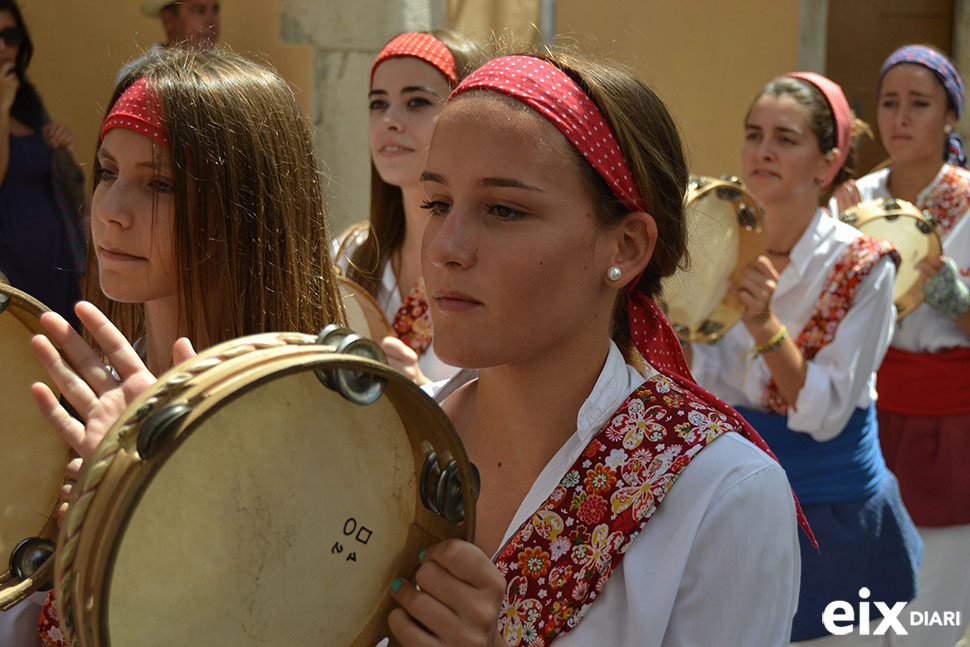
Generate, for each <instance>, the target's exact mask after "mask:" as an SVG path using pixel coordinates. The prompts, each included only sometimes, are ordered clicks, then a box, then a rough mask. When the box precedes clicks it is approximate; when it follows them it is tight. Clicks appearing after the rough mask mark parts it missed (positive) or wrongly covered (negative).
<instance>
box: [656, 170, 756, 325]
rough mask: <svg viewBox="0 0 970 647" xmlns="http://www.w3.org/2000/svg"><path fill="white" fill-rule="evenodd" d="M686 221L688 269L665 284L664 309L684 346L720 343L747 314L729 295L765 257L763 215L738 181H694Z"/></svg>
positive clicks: (704, 178)
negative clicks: (748, 269)
mask: <svg viewBox="0 0 970 647" xmlns="http://www.w3.org/2000/svg"><path fill="white" fill-rule="evenodd" d="M685 218H686V221H687V252H688V256H689V267H688V268H687V269H686V270H678V271H677V272H675V273H674V274H673V275H671V276H668V277H667V278H665V279H664V280H663V281H662V283H661V289H662V292H661V307H663V308H664V310H665V312H666V313H667V317H668V319H670V322H671V324H672V325H673V327H674V330H675V331H676V332H677V335H678V336H679V337H680V338H681V339H682V340H683V341H690V342H695V341H701V342H712V341H716V340H718V339H720V338H721V337H722V336H723V335H724V334H725V333H726V332H727V331H728V330H729V329H730V328H731V326H733V325H734V324H736V323H737V322H738V321H739V320H740V319H741V316H742V315H743V314H744V306H743V305H742V304H741V302H740V301H738V299H737V297H735V296H734V295H733V294H731V292H730V291H729V290H728V288H729V287H730V285H731V283H732V282H735V281H738V280H740V278H741V274H742V272H743V271H744V268H745V267H746V266H747V265H748V264H749V263H750V262H752V261H753V260H755V259H756V258H757V257H758V255H759V254H763V253H764V248H765V244H764V210H763V209H762V208H761V205H760V204H759V203H758V200H757V199H756V198H755V197H754V196H753V195H751V194H750V193H749V192H748V191H746V190H745V188H744V185H743V183H742V182H741V180H740V179H738V178H726V179H722V180H717V179H714V178H711V177H706V176H692V177H691V180H690V184H689V185H688V188H687V197H686V207H685Z"/></svg>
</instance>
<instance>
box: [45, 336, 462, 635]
mask: <svg viewBox="0 0 970 647" xmlns="http://www.w3.org/2000/svg"><path fill="white" fill-rule="evenodd" d="M382 357H383V355H382V353H381V352H380V348H379V347H378V346H377V345H376V343H375V342H373V341H371V340H369V339H364V338H362V337H360V336H358V335H356V334H353V333H351V331H349V330H347V329H344V328H337V327H336V326H330V327H328V328H327V329H325V330H324V332H323V333H321V335H320V337H317V338H314V337H312V336H308V335H302V334H296V333H272V334H262V335H254V336H250V337H243V338H240V339H237V340H233V341H230V342H226V343H223V344H220V345H217V346H214V347H212V348H210V349H207V350H206V351H204V352H202V353H200V354H199V356H198V357H196V358H194V359H192V360H189V361H187V362H184V363H182V364H180V365H178V366H176V367H174V368H173V369H171V370H170V371H168V372H167V373H165V374H164V375H163V376H162V377H161V378H159V380H158V382H157V383H156V384H155V385H153V387H152V388H150V389H149V390H147V391H146V392H145V393H143V394H141V395H140V396H139V397H138V398H137V399H136V400H135V401H134V402H132V404H131V406H130V407H129V408H128V409H127V411H126V412H125V414H124V415H123V416H122V417H121V418H120V419H119V420H118V422H117V423H116V424H115V425H114V426H113V427H112V428H111V429H110V430H109V432H108V434H107V435H106V436H105V437H104V439H103V440H102V442H101V443H100V444H99V446H98V448H97V449H96V451H95V454H94V455H93V456H92V457H91V459H90V460H88V461H87V462H86V464H85V466H84V468H83V469H82V471H81V474H80V475H79V478H78V482H77V485H76V486H75V488H74V493H75V494H74V496H73V497H72V501H71V503H70V506H69V508H68V512H67V514H66V515H65V518H64V520H63V522H62V526H61V534H60V538H59V542H60V543H59V545H58V551H57V555H56V571H55V598H56V600H57V606H58V610H59V614H60V622H61V629H62V631H63V632H64V634H65V637H66V639H67V643H68V644H70V645H73V646H84V647H88V646H90V647H95V646H98V647H106V646H108V645H116V646H122V645H123V646H124V647H149V646H154V645H158V646H162V645H164V646H165V647H171V646H172V645H179V646H180V647H191V646H193V645H199V646H202V645H205V646H210V645H233V646H234V647H250V646H252V647H255V646H256V645H289V646H304V645H305V646H310V645H313V646H315V647H316V646H320V645H373V644H375V643H376V642H377V641H378V640H379V639H380V638H381V637H383V636H388V635H390V633H389V631H388V629H387V625H386V618H387V614H388V613H389V612H390V610H391V609H392V606H393V605H392V601H391V598H390V596H389V590H390V584H391V582H392V581H393V580H394V579H395V578H397V577H406V578H410V577H411V576H412V575H413V573H414V570H415V569H416V568H417V566H418V564H419V558H418V555H419V553H420V552H421V551H422V550H423V549H425V548H427V547H428V546H430V545H431V544H433V543H435V542H438V541H440V540H443V539H446V538H455V537H457V538H461V539H465V540H469V541H470V540H471V539H472V537H473V534H474V526H475V496H476V494H477V490H478V485H477V473H476V472H475V471H474V468H473V467H472V466H471V464H470V463H469V462H468V460H467V457H466V455H465V452H464V449H463V447H462V445H461V442H460V440H459V439H458V437H457V435H456V434H455V432H454V429H453V428H452V426H451V423H450V422H449V421H448V418H447V417H446V416H445V414H444V413H443V412H442V411H441V409H440V408H439V407H438V406H437V405H436V404H434V403H433V402H432V400H431V399H430V398H429V397H427V396H426V395H425V394H424V392H422V391H421V390H420V389H419V388H418V387H417V386H415V385H414V384H413V383H412V382H411V381H410V380H408V379H407V378H405V377H403V376H401V375H400V374H398V373H396V372H395V371H393V370H391V369H390V368H389V367H388V366H386V365H385V364H383V363H382V361H380V359H381V358H382Z"/></svg>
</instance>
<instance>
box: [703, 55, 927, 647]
mask: <svg viewBox="0 0 970 647" xmlns="http://www.w3.org/2000/svg"><path fill="white" fill-rule="evenodd" d="M864 128H865V125H864V124H862V123H861V122H858V120H856V119H855V118H854V116H853V115H852V112H851V110H850V109H849V106H848V102H847V101H846V98H845V95H844V94H843V93H842V89H841V88H840V87H839V86H838V85H837V84H835V83H834V82H832V81H831V80H829V79H827V78H825V77H823V76H821V75H818V74H814V73H794V74H788V75H785V76H783V77H779V78H777V79H775V80H773V81H771V82H770V83H769V84H768V85H766V86H765V87H764V89H762V91H761V92H760V93H759V94H758V96H757V98H756V99H755V101H754V103H753V104H752V106H751V108H750V109H749V111H748V114H747V116H746V117H745V141H744V146H743V148H742V154H741V162H742V169H743V174H744V179H745V182H746V183H747V187H748V189H749V190H750V191H751V192H752V193H753V194H754V195H755V196H757V197H758V199H759V200H761V202H762V203H763V204H764V207H765V242H766V246H767V251H766V254H765V255H764V256H760V257H758V259H757V261H755V262H754V263H752V264H751V265H750V266H749V267H748V268H747V269H746V270H745V273H744V276H743V278H742V280H741V281H740V282H739V283H738V284H737V285H735V286H734V289H735V291H736V294H737V296H738V298H739V299H740V301H741V302H742V303H743V304H744V306H745V308H746V313H745V315H744V317H743V319H742V321H743V325H738V326H735V327H734V328H733V329H731V330H730V331H729V332H728V333H727V334H726V335H725V336H724V337H723V338H722V339H721V340H720V341H719V342H718V343H717V344H714V345H706V344H692V345H691V353H692V369H693V371H694V375H696V376H697V379H698V382H700V383H701V384H702V385H704V386H705V387H706V388H709V389H711V390H712V391H713V392H714V393H717V394H718V395H720V396H721V397H722V398H724V399H725V400H726V401H727V402H729V403H731V404H733V405H735V406H736V407H738V410H739V411H740V412H741V413H742V414H743V415H744V417H745V418H747V419H748V421H749V422H750V423H751V424H752V425H753V426H754V427H755V429H757V430H758V431H759V433H761V434H762V436H763V437H764V439H765V440H766V441H767V443H768V445H769V446H770V447H771V448H772V449H773V450H774V452H775V454H776V455H777V456H778V459H779V460H780V461H781V464H782V465H783V466H784V467H785V470H786V471H787V473H788V478H789V479H790V481H791V483H792V488H793V489H794V491H795V494H796V495H797V496H798V498H799V501H800V502H801V503H802V505H803V506H804V508H805V514H806V516H807V517H808V520H809V522H810V523H811V525H812V529H813V530H814V531H815V534H816V537H817V538H818V549H816V548H815V547H814V546H811V545H810V544H809V543H808V542H806V541H802V542H801V560H802V578H801V592H800V595H799V600H798V613H797V614H796V615H795V621H794V625H793V629H792V639H793V640H794V641H809V644H812V645H815V644H816V643H817V644H819V645H870V644H872V645H884V644H886V642H885V641H887V640H888V638H886V637H885V636H883V635H879V636H870V635H866V633H865V632H868V630H869V627H868V626H865V623H863V626H862V627H856V628H855V629H854V630H853V631H852V634H851V635H845V636H829V634H830V631H829V630H828V629H827V627H826V626H825V625H824V624H823V612H824V610H825V608H826V607H827V606H828V605H829V604H830V603H831V602H833V601H837V600H845V601H849V603H850V604H853V603H854V601H856V600H859V599H860V597H859V596H860V595H863V597H865V598H866V599H871V600H878V601H880V602H887V603H889V604H890V605H892V604H895V603H897V602H906V601H909V600H911V599H912V598H913V595H914V594H915V573H916V567H917V565H918V562H919V555H920V548H921V546H920V541H919V537H918V535H917V533H916V530H915V528H914V526H913V524H912V521H911V520H910V519H909V516H908V515H907V514H906V511H905V509H904V508H903V505H902V502H901V500H900V496H899V489H898V485H897V483H896V480H895V478H893V475H892V474H891V473H890V472H889V471H888V470H887V469H886V465H885V462H884V461H883V457H882V453H881V451H880V447H879V438H878V431H877V424H876V415H875V406H874V403H875V399H876V392H875V371H876V368H877V367H878V366H879V363H880V361H881V360H882V357H883V355H884V354H885V352H886V348H887V347H888V345H889V340H890V337H891V335H892V331H893V325H894V322H895V310H894V308H893V301H892V296H893V280H894V277H895V268H894V254H895V251H894V250H893V249H892V247H891V245H889V244H888V243H885V242H884V241H876V240H874V239H871V238H868V237H866V236H863V235H862V234H861V233H860V232H859V231H858V230H856V229H854V228H852V227H850V226H849V225H845V224H843V223H841V222H840V221H838V220H837V219H835V218H833V217H831V216H830V215H829V213H828V212H827V211H826V210H825V209H823V208H820V207H819V205H820V204H823V201H824V200H828V198H829V197H830V195H829V194H830V192H831V187H832V186H833V185H837V184H838V183H840V182H841V181H842V180H844V178H845V177H846V176H847V173H848V172H847V169H846V166H847V163H848V162H849V161H850V157H851V152H852V148H853V131H855V132H856V133H857V134H858V133H859V132H861V131H862V130H863V129H864ZM863 588H865V589H867V590H868V591H869V594H860V590H862V589H863ZM869 596H871V597H869ZM880 615H881V614H880V612H879V611H878V610H877V609H876V608H874V609H873V610H872V613H871V617H872V618H873V619H876V618H878V617H879V616H880ZM842 624H845V623H842ZM848 624H849V625H852V624H859V618H858V617H857V618H856V619H855V622H854V623H852V622H850V623H848ZM877 624H878V622H876V623H874V625H873V626H876V625H877Z"/></svg>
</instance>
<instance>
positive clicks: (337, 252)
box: [331, 230, 458, 382]
mask: <svg viewBox="0 0 970 647" xmlns="http://www.w3.org/2000/svg"><path fill="white" fill-rule="evenodd" d="M350 235H353V234H348V235H346V236H344V237H343V238H339V239H337V240H335V241H334V242H333V245H332V246H331V253H332V254H333V257H334V264H336V265H337V267H339V268H340V270H341V271H342V272H344V273H346V272H347V270H348V268H349V266H350V257H351V256H353V254H354V252H355V251H356V250H357V247H358V246H360V244H361V243H363V242H364V240H365V239H366V238H367V231H366V230H363V231H357V232H356V235H355V236H354V237H353V238H352V239H351V238H350ZM398 287H399V286H398V284H397V277H396V276H394V270H393V268H392V267H391V264H390V263H384V270H383V272H382V275H381V288H380V293H379V294H378V295H377V303H378V305H380V306H381V310H383V311H384V316H386V317H387V320H388V321H390V322H393V321H394V316H395V315H396V314H397V311H398V310H400V308H401V305H403V303H404V302H403V300H402V298H401V291H400V290H399V289H398ZM408 290H410V288H408ZM418 366H420V367H421V372H422V373H424V374H425V375H426V376H427V377H428V379H430V380H431V381H432V382H435V381H438V380H447V379H448V378H450V377H452V376H453V375H454V374H455V373H457V372H458V369H457V368H455V367H454V366H451V365H449V364H445V363H444V362H443V361H441V360H440V359H438V356H437V355H435V352H434V342H433V341H432V342H431V344H430V345H429V346H428V347H427V348H426V349H425V351H424V353H422V354H421V356H420V357H419V358H418Z"/></svg>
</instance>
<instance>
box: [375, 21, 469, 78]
mask: <svg viewBox="0 0 970 647" xmlns="http://www.w3.org/2000/svg"><path fill="white" fill-rule="evenodd" d="M399 56H413V57H414V58H419V59H421V60H422V61H424V62H425V63H428V64H430V65H432V66H434V68H435V69H437V70H438V71H439V72H441V73H442V74H444V76H445V78H446V79H448V82H449V83H450V84H451V85H452V87H454V86H455V85H457V83H458V73H457V71H456V70H455V56H454V54H452V53H451V50H450V49H448V47H447V46H446V45H445V44H444V43H442V42H441V41H440V40H439V39H438V38H437V37H435V36H432V35H431V34H422V33H420V32H406V33H404V34H401V35H400V36H396V37H394V38H392V39H391V42H389V43H388V44H387V45H385V46H384V49H382V50H381V53H380V54H378V55H377V58H376V59H375V60H374V64H373V65H372V66H371V68H370V82H371V85H373V84H374V70H376V69H377V66H378V65H380V64H381V63H383V62H384V61H386V60H387V59H389V58H396V57H399Z"/></svg>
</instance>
